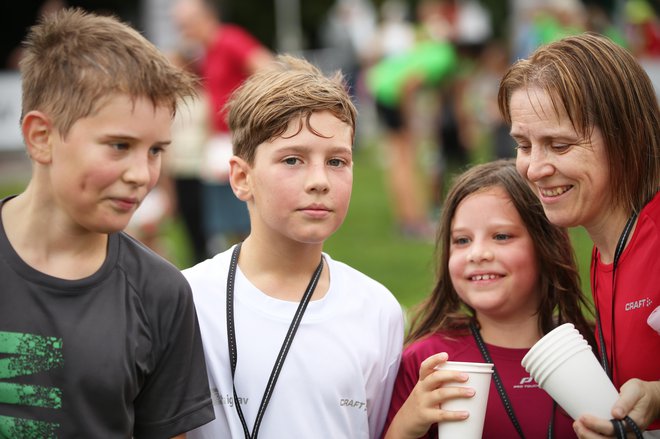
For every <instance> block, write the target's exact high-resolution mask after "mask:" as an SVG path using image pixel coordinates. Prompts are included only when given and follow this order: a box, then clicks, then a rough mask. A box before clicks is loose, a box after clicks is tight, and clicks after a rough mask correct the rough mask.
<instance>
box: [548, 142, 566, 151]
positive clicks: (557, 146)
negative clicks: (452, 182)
mask: <svg viewBox="0 0 660 439" xmlns="http://www.w3.org/2000/svg"><path fill="white" fill-rule="evenodd" d="M570 147H571V145H570V144H568V143H555V144H553V145H552V149H553V150H554V151H557V152H563V151H566V150H567V149H568V148H570Z"/></svg>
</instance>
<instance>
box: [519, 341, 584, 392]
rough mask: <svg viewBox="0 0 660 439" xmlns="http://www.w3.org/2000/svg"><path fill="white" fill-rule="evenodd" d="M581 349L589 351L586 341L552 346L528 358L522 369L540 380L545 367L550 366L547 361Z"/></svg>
mask: <svg viewBox="0 0 660 439" xmlns="http://www.w3.org/2000/svg"><path fill="white" fill-rule="evenodd" d="M581 349H591V347H590V346H589V343H587V341H586V340H584V339H581V340H570V341H568V342H566V343H559V344H556V345H554V346H552V347H551V348H548V349H545V350H540V351H538V352H537V354H538V355H536V356H533V357H529V359H528V361H527V362H526V363H525V364H524V365H523V367H525V369H526V370H527V371H528V372H529V373H530V375H532V376H537V378H539V379H540V378H541V375H542V374H543V370H544V369H547V366H548V365H549V364H551V362H550V361H548V360H549V359H551V358H557V357H558V356H560V355H562V356H563V355H568V354H571V353H573V352H576V351H578V350H581ZM537 382H538V381H537Z"/></svg>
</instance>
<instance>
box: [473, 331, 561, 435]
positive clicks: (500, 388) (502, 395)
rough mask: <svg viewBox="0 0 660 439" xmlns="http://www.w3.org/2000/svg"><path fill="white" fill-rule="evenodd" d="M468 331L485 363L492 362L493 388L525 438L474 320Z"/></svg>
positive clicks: (553, 404)
mask: <svg viewBox="0 0 660 439" xmlns="http://www.w3.org/2000/svg"><path fill="white" fill-rule="evenodd" d="M470 331H472V335H473V336H474V341H476V342H477V346H479V350H480V351H481V355H482V356H483V357H484V360H485V361H486V363H492V364H493V380H494V381H495V388H496V389H497V393H499V394H500V399H501V400H502V404H504V408H505V409H506V412H507V413H508V415H509V419H511V422H512V423H513V426H514V427H515V428H516V431H517V432H518V435H520V438H521V439H525V435H524V434H523V431H522V428H521V427H520V423H519V422H518V418H516V414H515V413H514V412H513V406H512V405H511V401H509V396H508V395H507V394H506V390H504V385H503V384H502V379H501V378H500V375H499V374H498V373H497V366H496V365H495V363H494V362H493V359H492V358H491V357H490V353H489V352H488V348H487V347H486V343H484V340H483V338H481V333H480V332H479V328H477V324H476V323H475V321H474V320H471V321H470ZM556 405H557V403H556V402H554V401H552V412H551V414H550V424H549V425H548V439H552V436H553V431H552V430H553V425H554V421H555V408H556Z"/></svg>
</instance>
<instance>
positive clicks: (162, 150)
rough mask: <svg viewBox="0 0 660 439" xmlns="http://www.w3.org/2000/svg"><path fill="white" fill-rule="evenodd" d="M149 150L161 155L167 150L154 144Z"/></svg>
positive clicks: (152, 153) (153, 153)
mask: <svg viewBox="0 0 660 439" xmlns="http://www.w3.org/2000/svg"><path fill="white" fill-rule="evenodd" d="M149 152H150V153H151V155H153V156H159V155H161V154H162V153H164V152H165V148H163V147H162V146H154V147H152V148H151V149H150V150H149Z"/></svg>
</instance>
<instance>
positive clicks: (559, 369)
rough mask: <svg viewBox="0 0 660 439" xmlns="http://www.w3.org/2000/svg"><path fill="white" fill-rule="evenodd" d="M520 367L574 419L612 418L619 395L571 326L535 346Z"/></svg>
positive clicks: (554, 332)
mask: <svg viewBox="0 0 660 439" xmlns="http://www.w3.org/2000/svg"><path fill="white" fill-rule="evenodd" d="M521 364H522V366H523V367H524V368H525V370H527V372H529V374H530V375H531V376H532V378H534V380H535V381H536V382H537V383H538V384H539V387H541V388H542V389H543V390H545V391H546V392H547V393H548V394H549V395H550V396H551V397H552V399H554V400H555V401H557V404H559V405H560V406H561V407H562V408H563V409H564V410H566V412H567V413H568V414H569V415H570V416H571V417H572V418H573V419H577V418H578V417H580V416H581V415H583V414H591V415H595V416H598V417H600V418H604V419H610V418H611V417H612V413H611V411H612V406H613V405H614V403H615V402H616V400H617V398H618V396H619V395H618V392H617V391H616V388H615V387H614V385H613V384H612V381H610V379H609V377H608V376H607V374H606V373H605V371H604V370H603V368H602V367H601V365H600V363H599V362H598V359H597V358H596V356H595V355H594V354H593V352H592V350H591V347H590V346H589V344H588V343H587V342H586V341H585V340H584V338H583V337H582V335H581V334H580V332H579V331H578V330H577V329H575V327H574V326H573V325H572V324H571V323H566V324H563V325H561V326H559V327H557V328H555V329H554V330H552V331H550V332H549V333H548V334H546V335H545V336H544V337H543V338H541V340H539V341H538V342H536V344H535V345H534V346H532V348H531V349H530V350H529V352H527V355H525V356H524V357H523V359H522V362H521Z"/></svg>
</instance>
